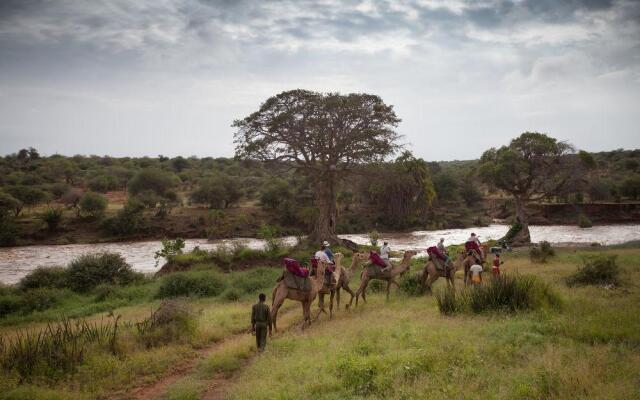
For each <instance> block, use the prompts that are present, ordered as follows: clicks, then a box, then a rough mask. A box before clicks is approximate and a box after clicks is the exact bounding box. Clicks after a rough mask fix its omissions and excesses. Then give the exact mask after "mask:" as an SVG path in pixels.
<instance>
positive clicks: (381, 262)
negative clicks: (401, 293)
mask: <svg viewBox="0 0 640 400" xmlns="http://www.w3.org/2000/svg"><path fill="white" fill-rule="evenodd" d="M369 260H371V262H372V263H374V264H375V265H379V266H381V267H382V268H384V267H386V266H387V264H385V263H384V260H383V259H382V258H381V257H380V255H378V253H376V252H375V251H370V252H369Z"/></svg>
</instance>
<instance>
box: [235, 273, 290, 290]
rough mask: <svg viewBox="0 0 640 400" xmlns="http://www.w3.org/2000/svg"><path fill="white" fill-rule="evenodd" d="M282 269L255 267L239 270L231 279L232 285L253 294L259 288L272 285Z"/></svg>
mask: <svg viewBox="0 0 640 400" xmlns="http://www.w3.org/2000/svg"><path fill="white" fill-rule="evenodd" d="M281 273H282V271H281V270H280V269H273V268H256V269H252V270H249V271H247V272H239V273H237V275H236V276H235V277H234V279H233V283H232V286H233V288H236V289H238V290H240V291H241V292H243V293H249V294H255V293H257V292H259V291H260V290H263V289H266V288H270V287H272V286H274V284H275V282H276V279H277V278H278V276H280V274H281Z"/></svg>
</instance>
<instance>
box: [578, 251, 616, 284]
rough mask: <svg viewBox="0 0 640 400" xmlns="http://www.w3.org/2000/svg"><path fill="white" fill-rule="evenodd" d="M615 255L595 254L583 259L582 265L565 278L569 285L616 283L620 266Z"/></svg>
mask: <svg viewBox="0 0 640 400" xmlns="http://www.w3.org/2000/svg"><path fill="white" fill-rule="evenodd" d="M616 257H617V256H615V255H604V254H601V255H597V256H592V257H589V258H585V259H583V261H582V262H583V266H582V267H581V268H578V270H577V271H576V272H575V273H574V274H572V275H571V276H569V277H568V278H567V284H568V285H569V286H574V285H598V284H604V285H606V284H613V285H615V284H618V275H619V274H620V268H619V267H618V264H617V262H616Z"/></svg>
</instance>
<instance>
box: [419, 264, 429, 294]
mask: <svg viewBox="0 0 640 400" xmlns="http://www.w3.org/2000/svg"><path fill="white" fill-rule="evenodd" d="M428 277H429V270H428V269H427V267H424V270H423V271H422V276H421V277H420V286H421V287H422V291H423V292H424V290H425V289H426V288H427V287H426V286H427V278H428Z"/></svg>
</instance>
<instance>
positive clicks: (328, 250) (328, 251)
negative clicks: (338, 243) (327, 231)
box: [322, 240, 334, 264]
mask: <svg viewBox="0 0 640 400" xmlns="http://www.w3.org/2000/svg"><path fill="white" fill-rule="evenodd" d="M330 246H331V245H330V244H329V242H327V241H326V240H325V241H324V242H322V247H323V248H324V252H325V254H326V255H327V257H329V261H330V262H331V264H334V261H333V251H331V247H330Z"/></svg>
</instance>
